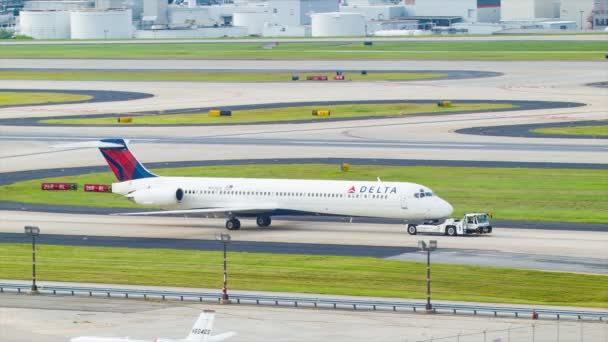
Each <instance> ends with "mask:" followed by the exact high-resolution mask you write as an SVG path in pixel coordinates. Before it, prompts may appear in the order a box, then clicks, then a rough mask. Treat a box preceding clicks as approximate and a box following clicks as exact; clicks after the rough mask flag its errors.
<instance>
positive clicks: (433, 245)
mask: <svg viewBox="0 0 608 342" xmlns="http://www.w3.org/2000/svg"><path fill="white" fill-rule="evenodd" d="M418 248H420V250H421V251H423V252H426V306H425V309H426V312H427V313H432V312H433V306H432V305H431V251H434V250H436V249H437V240H430V241H429V242H428V244H427V243H426V241H423V240H419V241H418Z"/></svg>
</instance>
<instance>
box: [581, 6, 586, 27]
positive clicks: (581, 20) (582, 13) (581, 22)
mask: <svg viewBox="0 0 608 342" xmlns="http://www.w3.org/2000/svg"><path fill="white" fill-rule="evenodd" d="M583 13H585V11H581V31H583Z"/></svg>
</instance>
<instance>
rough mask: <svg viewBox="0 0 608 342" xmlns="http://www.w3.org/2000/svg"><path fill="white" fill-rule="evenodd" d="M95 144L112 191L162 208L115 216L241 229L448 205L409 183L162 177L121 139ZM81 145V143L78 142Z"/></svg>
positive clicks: (442, 210)
mask: <svg viewBox="0 0 608 342" xmlns="http://www.w3.org/2000/svg"><path fill="white" fill-rule="evenodd" d="M91 143H93V145H89V146H95V147H97V148H99V150H100V151H101V154H102V155H103V157H104V158H105V159H106V161H107V163H108V165H109V166H110V168H111V169H112V171H113V172H114V175H115V176H116V178H117V179H118V181H119V182H118V183H113V184H112V192H113V193H116V194H121V195H123V196H125V197H126V198H127V199H128V200H130V201H132V202H134V203H137V204H142V205H149V206H155V207H160V208H162V209H164V210H163V211H147V212H135V213H125V214H120V215H175V214H184V215H189V214H200V215H207V216H222V217H226V218H227V220H226V228H227V229H228V230H237V229H240V227H241V222H240V221H239V219H238V218H239V217H255V218H256V223H257V225H258V226H259V227H268V226H270V224H271V222H272V219H271V217H272V216H275V215H329V216H341V217H350V218H353V217H372V218H390V219H400V220H403V221H405V222H422V221H426V220H441V219H445V218H447V217H448V216H450V215H451V214H452V212H453V208H452V206H451V205H450V204H449V203H448V202H447V201H445V200H443V199H441V198H440V197H438V196H437V195H435V194H434V193H433V191H432V190H431V189H429V188H428V187H426V186H423V185H419V184H415V183H404V182H383V181H381V180H380V178H378V179H377V181H375V182H373V181H372V182H370V181H328V180H302V179H260V178H217V177H164V176H158V175H155V174H154V173H152V172H150V171H148V169H146V168H145V167H144V166H143V165H142V164H141V163H140V162H139V161H138V160H137V159H136V158H135V157H134V156H133V154H132V153H131V151H130V150H129V148H128V146H127V141H125V140H124V139H101V140H99V141H96V142H91ZM80 144H82V143H80Z"/></svg>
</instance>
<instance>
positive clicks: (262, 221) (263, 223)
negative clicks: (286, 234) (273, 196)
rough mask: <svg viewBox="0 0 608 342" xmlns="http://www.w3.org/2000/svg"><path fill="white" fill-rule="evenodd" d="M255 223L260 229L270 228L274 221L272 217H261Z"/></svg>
mask: <svg viewBox="0 0 608 342" xmlns="http://www.w3.org/2000/svg"><path fill="white" fill-rule="evenodd" d="M255 223H257V224H258V227H268V226H270V224H271V223H272V219H271V218H270V216H266V215H260V216H258V217H257V218H256V220H255Z"/></svg>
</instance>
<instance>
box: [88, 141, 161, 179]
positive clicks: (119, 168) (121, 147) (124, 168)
mask: <svg viewBox="0 0 608 342" xmlns="http://www.w3.org/2000/svg"><path fill="white" fill-rule="evenodd" d="M101 142H102V143H105V145H104V146H103V147H100V148H99V151H101V154H102V155H103V157H104V158H106V161H107V162H108V165H109V166H110V168H111V169H112V172H114V175H116V178H117V179H118V180H119V181H121V182H124V181H129V180H132V179H141V178H150V177H157V176H156V175H155V174H153V173H152V172H150V171H148V170H147V169H146V168H145V167H144V166H143V165H141V163H140V162H139V161H137V159H135V156H133V154H132V153H131V151H129V147H127V143H126V142H125V141H124V140H123V139H102V140H101Z"/></svg>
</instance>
